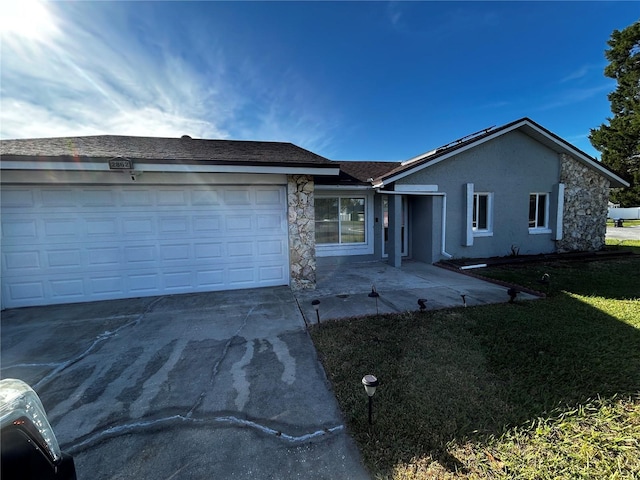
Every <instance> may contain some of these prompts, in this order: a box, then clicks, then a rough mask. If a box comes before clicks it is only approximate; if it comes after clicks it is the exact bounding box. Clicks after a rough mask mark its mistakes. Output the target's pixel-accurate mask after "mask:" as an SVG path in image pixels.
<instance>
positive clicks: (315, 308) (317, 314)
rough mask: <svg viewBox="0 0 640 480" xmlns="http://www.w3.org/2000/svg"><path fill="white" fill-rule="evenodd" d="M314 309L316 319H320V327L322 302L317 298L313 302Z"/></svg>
mask: <svg viewBox="0 0 640 480" xmlns="http://www.w3.org/2000/svg"><path fill="white" fill-rule="evenodd" d="M311 305H313V309H314V310H315V311H316V318H317V319H318V325H320V300H318V299H317V298H316V299H315V300H313V301H312V302H311Z"/></svg>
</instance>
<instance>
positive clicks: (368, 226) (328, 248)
mask: <svg viewBox="0 0 640 480" xmlns="http://www.w3.org/2000/svg"><path fill="white" fill-rule="evenodd" d="M315 198H364V218H365V225H364V229H365V230H364V240H365V241H364V242H363V243H316V256H318V257H335V256H343V255H344V256H347V255H371V254H373V242H374V240H373V239H374V235H373V193H371V192H370V191H368V192H363V191H362V190H353V191H349V190H342V189H341V190H333V191H330V190H324V189H323V190H322V191H316V194H315Z"/></svg>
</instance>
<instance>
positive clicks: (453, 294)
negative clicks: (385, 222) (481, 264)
mask: <svg viewBox="0 0 640 480" xmlns="http://www.w3.org/2000/svg"><path fill="white" fill-rule="evenodd" d="M316 275H317V283H316V288H315V290H300V291H297V292H294V295H295V297H296V299H297V301H298V304H299V306H300V309H301V310H302V313H303V315H304V317H305V320H306V321H307V323H316V321H317V317H316V313H315V311H314V308H313V306H312V305H311V302H312V301H313V300H320V308H319V312H320V321H325V320H330V319H340V318H348V317H355V316H363V315H375V314H376V311H377V312H378V313H380V314H385V313H400V312H406V311H410V310H411V311H415V310H419V306H418V299H419V298H423V299H426V300H427V302H426V305H427V310H436V309H443V308H451V307H463V306H464V304H463V298H462V295H464V296H465V297H464V301H465V302H466V305H467V306H475V305H484V304H490V303H503V302H508V301H509V295H508V294H507V288H506V287H502V286H499V285H495V284H493V283H490V282H486V281H483V280H479V279H477V278H474V277H470V276H468V275H464V274H462V273H456V272H453V271H450V270H445V269H443V268H440V267H437V266H435V265H431V264H427V263H422V262H418V261H415V260H403V262H402V266H401V267H393V266H391V265H389V264H388V263H386V262H379V261H372V262H363V263H353V262H345V261H344V259H339V258H322V259H318V267H317V273H316ZM372 287H375V289H376V291H377V293H378V294H379V297H378V298H377V310H376V298H375V297H370V296H369V294H370V293H371V290H372ZM536 298H538V297H535V296H533V295H528V294H525V293H521V294H519V295H518V300H533V299H536Z"/></svg>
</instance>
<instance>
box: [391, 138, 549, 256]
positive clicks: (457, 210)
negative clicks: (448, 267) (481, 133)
mask: <svg viewBox="0 0 640 480" xmlns="http://www.w3.org/2000/svg"><path fill="white" fill-rule="evenodd" d="M560 167H561V164H560V158H559V156H558V154H557V153H556V152H554V151H553V150H551V149H549V148H547V147H546V146H544V145H542V144H540V143H539V142H537V141H535V140H533V139H532V138H530V137H529V136H527V135H525V134H523V133H521V132H518V131H513V132H510V133H508V134H505V135H502V136H500V137H498V138H496V139H493V140H490V141H488V142H486V143H483V144H481V145H477V146H476V147H474V148H473V149H470V150H467V151H464V152H461V153H459V154H457V155H455V156H454V157H451V158H448V159H445V160H443V161H442V162H440V163H438V164H435V165H432V166H430V167H427V168H424V169H422V170H420V171H418V172H416V173H414V174H412V175H410V176H407V177H404V178H402V179H400V180H398V181H397V182H396V184H399V185H402V184H404V185H407V184H413V185H417V184H426V185H431V184H436V185H438V191H439V192H445V193H446V194H447V219H446V220H447V221H446V228H447V231H446V251H447V252H448V253H449V254H451V255H453V256H454V257H458V258H459V257H469V258H472V257H477V258H480V257H490V256H505V255H509V254H510V253H511V251H512V246H513V248H516V249H518V251H519V253H520V254H535V253H549V252H553V251H555V242H554V240H553V232H551V233H539V234H531V233H530V232H529V225H528V218H529V194H530V193H548V194H549V197H548V200H549V213H548V217H547V218H548V220H549V227H550V228H551V229H552V228H553V226H552V225H551V219H552V218H553V215H552V212H555V210H556V209H557V203H556V200H555V199H554V198H553V197H554V195H553V191H554V185H556V184H557V183H558V181H559V176H560ZM468 183H472V184H473V190H474V191H475V192H476V193H479V192H483V193H491V194H493V209H492V213H493V230H492V235H491V236H474V237H473V245H471V246H465V238H466V236H467V227H466V209H467V184H468ZM421 205H424V204H423V203H421V202H415V205H414V211H413V213H412V217H413V218H414V219H418V218H419V217H420V212H419V209H420V208H421ZM430 215H432V211H430V212H429V213H426V215H425V216H426V217H427V218H428V216H430ZM432 225H433V229H435V230H437V232H436V233H437V234H435V235H433V236H432V237H431V238H439V232H440V223H435V222H434V223H433V224H432ZM420 232H424V229H420V230H418V231H417V232H415V233H420ZM412 238H413V242H414V245H415V242H416V238H415V237H414V236H412ZM415 250H416V249H415V246H414V251H415ZM421 256H422V255H421ZM436 260H437V259H436Z"/></svg>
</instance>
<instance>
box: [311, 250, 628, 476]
mask: <svg viewBox="0 0 640 480" xmlns="http://www.w3.org/2000/svg"><path fill="white" fill-rule="evenodd" d="M482 273H483V274H485V275H490V276H493V277H496V278H499V279H502V280H507V281H511V282H516V283H518V284H521V285H526V286H528V287H530V288H534V289H537V290H542V291H545V292H546V293H548V298H546V299H544V300H535V301H516V303H514V304H501V305H490V306H483V307H473V308H458V309H449V310H440V311H430V312H426V313H419V312H412V313H406V314H402V315H389V316H378V317H376V316H371V317H367V318H359V319H353V320H347V321H339V322H327V323H324V324H323V325H322V326H321V328H317V327H314V328H312V330H311V334H312V337H313V339H314V342H315V344H316V346H317V348H318V351H319V354H320V357H321V359H322V361H323V363H324V366H325V369H326V371H327V375H328V377H329V379H330V381H331V382H332V383H333V386H334V389H335V393H336V396H337V398H338V401H339V403H340V405H341V408H342V411H343V412H344V415H345V420H346V423H347V426H348V428H349V431H350V433H351V434H352V435H353V437H354V438H355V440H356V442H357V444H358V445H359V447H360V450H361V452H362V454H363V458H364V460H365V463H366V464H367V466H368V468H369V469H370V471H371V472H372V473H373V474H374V475H375V477H378V478H397V479H405V478H406V479H409V478H412V479H413V478H416V479H418V478H421V479H422V478H423V479H427V478H532V479H533V478H638V477H640V257H637V256H630V257H625V258H618V259H612V260H607V261H595V262H556V263H553V264H533V265H532V264H529V265H520V266H500V267H495V268H491V269H486V270H483V271H482ZM544 273H547V274H549V278H550V282H549V283H548V284H546V283H541V282H540V280H541V278H542V276H543V274H544ZM365 374H374V375H376V376H377V377H378V378H379V380H380V386H379V388H378V391H377V392H376V394H375V397H374V425H373V426H372V427H371V426H369V425H368V422H367V397H366V394H365V392H364V388H363V387H362V385H361V383H360V380H361V379H362V377H363V376H364V375H365Z"/></svg>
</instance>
